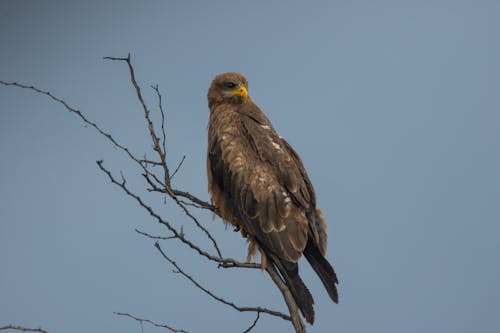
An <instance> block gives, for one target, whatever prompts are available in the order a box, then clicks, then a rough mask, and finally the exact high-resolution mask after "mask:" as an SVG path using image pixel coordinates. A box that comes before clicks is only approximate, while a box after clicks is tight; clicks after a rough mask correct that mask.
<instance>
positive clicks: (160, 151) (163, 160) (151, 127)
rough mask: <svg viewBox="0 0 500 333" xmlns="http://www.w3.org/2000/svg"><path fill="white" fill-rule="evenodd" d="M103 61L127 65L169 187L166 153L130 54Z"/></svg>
mask: <svg viewBox="0 0 500 333" xmlns="http://www.w3.org/2000/svg"><path fill="white" fill-rule="evenodd" d="M104 59H107V60H113V61H124V62H126V63H127V66H128V69H129V73H130V81H131V82H132V84H133V86H134V88H135V92H136V94H137V98H138V99H139V102H140V103H141V105H142V109H143V110H144V117H145V118H146V121H147V123H148V129H149V134H150V135H151V139H152V140H153V149H154V150H155V151H156V152H157V153H158V155H159V156H160V160H161V164H162V167H163V171H164V181H165V187H170V172H169V170H168V166H167V157H166V152H165V151H164V150H163V149H162V147H161V146H160V139H159V138H158V136H157V135H156V132H155V129H154V125H153V122H152V121H151V117H150V112H149V110H148V107H147V106H146V102H145V101H144V98H143V97H142V93H141V87H140V86H139V84H138V83H137V81H136V79H135V73H134V67H133V66H132V63H131V62H130V53H129V54H128V55H127V57H126V58H114V57H104ZM159 96H160V100H161V95H159Z"/></svg>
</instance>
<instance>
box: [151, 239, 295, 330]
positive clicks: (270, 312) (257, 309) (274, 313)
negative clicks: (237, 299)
mask: <svg viewBox="0 0 500 333" xmlns="http://www.w3.org/2000/svg"><path fill="white" fill-rule="evenodd" d="M155 247H156V248H157V249H158V251H160V253H161V255H162V256H163V258H165V259H166V260H167V261H168V262H170V263H171V264H172V266H174V267H175V268H176V269H177V272H179V273H180V274H182V275H183V276H184V277H185V278H187V279H188V280H189V281H191V282H192V283H193V284H194V285H195V286H196V287H197V288H198V289H200V290H202V291H203V292H205V293H206V294H208V295H209V296H210V297H212V298H213V299H215V300H217V301H219V302H221V303H224V304H226V305H228V306H230V307H232V308H233V309H235V310H238V311H240V312H249V311H251V312H257V313H259V312H260V313H266V314H268V315H271V316H276V317H280V318H283V319H285V320H291V318H290V316H287V315H286V314H284V313H281V312H279V311H273V310H269V309H266V308H263V307H260V306H259V307H241V306H238V305H236V304H234V303H232V302H229V301H226V300H225V299H223V298H222V297H219V296H217V295H215V294H214V293H212V292H211V291H210V290H208V289H206V288H205V287H203V286H202V285H201V284H199V283H198V282H197V281H196V280H195V279H194V278H193V277H192V276H191V275H189V274H187V273H186V272H184V271H183V270H182V269H181V268H180V267H179V265H178V264H177V263H176V262H175V261H173V260H172V259H170V257H168V256H167V255H166V254H165V252H164V251H163V249H162V248H161V247H160V244H159V243H158V242H156V243H155Z"/></svg>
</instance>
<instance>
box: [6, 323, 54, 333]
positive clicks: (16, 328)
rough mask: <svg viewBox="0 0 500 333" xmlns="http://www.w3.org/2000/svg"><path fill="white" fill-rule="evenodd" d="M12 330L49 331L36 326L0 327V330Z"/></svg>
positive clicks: (45, 332)
mask: <svg viewBox="0 0 500 333" xmlns="http://www.w3.org/2000/svg"><path fill="white" fill-rule="evenodd" d="M5 330H12V331H22V332H40V333H49V332H47V331H46V330H44V329H43V328H41V327H38V328H29V327H23V326H17V325H5V326H2V327H0V331H5Z"/></svg>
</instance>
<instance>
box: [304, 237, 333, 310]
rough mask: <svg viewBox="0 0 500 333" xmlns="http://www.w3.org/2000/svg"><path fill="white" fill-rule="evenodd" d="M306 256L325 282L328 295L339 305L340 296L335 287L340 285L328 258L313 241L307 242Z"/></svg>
mask: <svg viewBox="0 0 500 333" xmlns="http://www.w3.org/2000/svg"><path fill="white" fill-rule="evenodd" d="M304 255H305V256H306V259H307V261H309V263H310V264H311V266H312V268H313V269H314V271H315V272H316V274H318V276H319V278H320V279H321V282H323V285H324V286H325V288H326V291H327V292H328V295H330V298H331V299H332V300H333V301H334V302H335V303H338V302H339V294H338V292H337V287H336V286H335V285H336V284H338V283H339V281H338V279H337V275H336V274H335V271H334V270H333V267H332V265H330V263H329V262H328V261H327V260H326V258H325V257H323V255H322V254H321V252H320V251H319V249H318V247H317V246H316V245H314V244H313V243H312V241H311V240H308V241H307V245H306V248H305V250H304Z"/></svg>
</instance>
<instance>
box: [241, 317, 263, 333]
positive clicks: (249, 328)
mask: <svg viewBox="0 0 500 333" xmlns="http://www.w3.org/2000/svg"><path fill="white" fill-rule="evenodd" d="M259 318H260V312H257V316H256V317H255V320H254V321H253V323H252V325H250V326H249V327H248V328H247V329H246V330H244V331H243V333H249V332H250V331H251V330H252V329H253V328H254V327H255V325H257V322H258V321H259Z"/></svg>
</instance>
